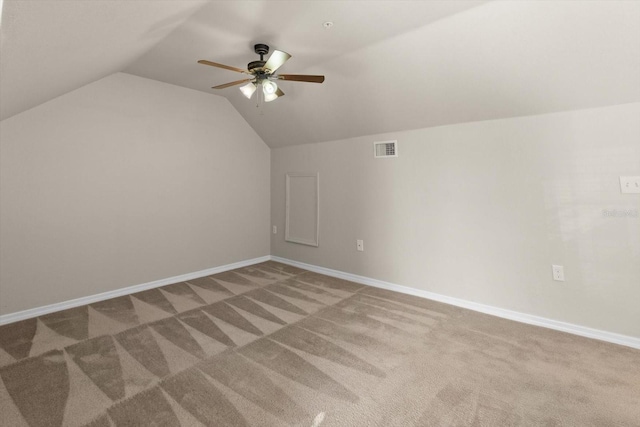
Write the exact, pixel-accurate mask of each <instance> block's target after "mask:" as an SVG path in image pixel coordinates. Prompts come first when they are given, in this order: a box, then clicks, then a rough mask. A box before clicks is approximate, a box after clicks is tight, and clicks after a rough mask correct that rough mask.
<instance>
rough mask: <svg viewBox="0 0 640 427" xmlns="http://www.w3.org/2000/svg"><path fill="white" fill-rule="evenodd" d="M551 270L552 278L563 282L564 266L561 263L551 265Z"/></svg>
mask: <svg viewBox="0 0 640 427" xmlns="http://www.w3.org/2000/svg"><path fill="white" fill-rule="evenodd" d="M551 272H552V273H553V280H556V281H558V282H564V267H563V266H561V265H552V266H551Z"/></svg>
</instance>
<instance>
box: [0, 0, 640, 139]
mask: <svg viewBox="0 0 640 427" xmlns="http://www.w3.org/2000/svg"><path fill="white" fill-rule="evenodd" d="M325 21H332V22H333V23H334V25H333V27H331V28H330V29H326V28H324V27H323V25H322V24H323V22H325ZM0 30H1V32H2V44H1V47H0V55H1V56H0V66H1V68H0V71H1V74H0V91H1V92H0V107H1V108H0V110H1V111H0V113H1V118H2V119H5V118H8V117H11V116H12V115H15V114H18V113H20V112H22V111H25V110H27V109H29V108H32V107H34V106H36V105H39V104H41V103H43V102H46V101H48V100H50V99H52V98H54V97H56V96H59V95H62V94H64V93H66V92H69V91H71V90H74V89H76V88H78V87H80V86H82V85H85V84H87V83H90V82H92V81H95V80H98V79H100V78H102V77H105V76H107V75H109V74H111V73H114V72H118V71H123V72H126V73H131V74H135V75H138V76H142V77H146V78H150V79H155V80H159V81H162V82H166V83H171V84H175V85H179V86H184V87H187V88H191V89H195V90H199V91H204V92H208V93H211V94H215V95H221V96H224V97H226V98H227V99H229V101H230V102H231V103H232V104H233V106H234V107H235V108H236V109H237V110H238V111H239V112H240V114H242V116H243V117H244V118H245V120H247V122H248V123H249V124H250V125H251V126H252V127H253V128H254V129H255V130H256V132H257V133H258V134H259V135H260V136H261V137H262V139H263V140H264V141H265V142H266V143H267V144H269V145H270V146H272V147H278V146H286V145H294V144H303V143H311V142H319V141H327V140H335V139H343V138H348V137H352V136H359V135H368V134H375V133H384V132H393V131H398V130H405V129H415V128H422V127H429V126H439V125H446V124H454V123H462V122H468V121H477V120H490V119H498V118H505V117H513V116H521V115H531V114H542V113H549V112H556V111H563V110H572V109H581V108H591V107H599V106H605V105H615V104H622V103H627V102H637V101H640V1H625V0H621V1H615V0H602V1H598V0H594V1H592V0H584V1H581V0H576V1H539V0H532V1H526V0H525V1H450V0H446V1H415V0H412V1H399V0H394V1H362V0H355V1H344V0H343V1H272V0H260V1H185V0H182V1H178V0H163V1H154V0H135V1H132V0H93V1H83V0H42V1H38V0H28V1H26V0H5V1H4V6H3V11H2V21H1V24H0ZM255 43H266V44H268V45H270V46H271V48H272V49H280V50H284V51H286V52H288V53H290V54H291V55H293V57H292V58H291V59H290V60H289V61H288V62H287V63H286V64H285V65H284V66H283V67H282V68H281V69H280V70H279V71H281V72H283V73H291V74H323V75H325V76H326V80H325V82H324V83H323V84H313V83H298V82H279V86H280V87H281V88H282V90H283V91H284V92H285V93H286V95H285V96H284V97H281V98H279V99H278V100H276V101H274V102H271V103H268V104H261V105H260V106H259V107H256V101H255V99H254V100H247V99H246V98H244V97H243V96H242V95H241V93H240V91H239V90H238V88H237V87H231V88H228V89H223V90H213V89H211V86H214V85H218V84H221V83H226V82H229V81H233V80H238V79H241V78H242V77H243V76H242V75H241V74H237V73H234V72H232V71H228V70H223V69H218V68H213V67H207V66H204V65H200V64H197V62H196V61H197V60H199V59H208V60H211V61H215V62H220V63H224V64H228V65H232V66H236V67H240V68H244V67H246V64H247V63H248V62H250V61H253V60H256V59H257V56H256V55H255V53H254V52H253V44H255Z"/></svg>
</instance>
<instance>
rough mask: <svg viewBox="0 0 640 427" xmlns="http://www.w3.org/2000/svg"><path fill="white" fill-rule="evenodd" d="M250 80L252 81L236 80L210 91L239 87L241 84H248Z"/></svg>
mask: <svg viewBox="0 0 640 427" xmlns="http://www.w3.org/2000/svg"><path fill="white" fill-rule="evenodd" d="M251 80H253V79H242V80H236V81H235V82H231V83H225V84H223V85H218V86H214V87H212V88H211V89H224V88H225V87H229V86H235V85H240V84H242V83H246V82H250V81H251Z"/></svg>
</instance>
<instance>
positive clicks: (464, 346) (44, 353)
mask: <svg viewBox="0 0 640 427" xmlns="http://www.w3.org/2000/svg"><path fill="white" fill-rule="evenodd" d="M0 424H1V425H3V426H12V427H13V426H22V425H29V426H60V425H68V426H79V425H90V426H94V427H98V426H100V427H102V426H105V427H106V426H114V425H115V426H180V425H183V426H201V425H207V426H288V425H293V426H315V427H318V426H322V427H326V426H536V425H540V426H640V351H638V350H632V349H629V348H625V347H620V346H616V345H612V344H606V343H602V342H598V341H593V340H589V339H584V338H580V337H576V336H572V335H568V334H563V333H559V332H555V331H550V330H547V329H542V328H537V327H533V326H527V325H523V324H519V323H515V322H511V321H507V320H502V319H499V318H494V317H491V316H486V315H482V314H478V313H475V312H472V311H468V310H463V309H459V308H456V307H452V306H448V305H445V304H440V303H436V302H432V301H429V300H424V299H420V298H417V297H412V296H407V295H402V294H398V293H394V292H389V291H384V290H380V289H376V288H371V287H367V286H362V285H359V284H355V283H351V282H347V281H344V280H340V279H335V278H330V277H327V276H323V275H320V274H316V273H312V272H308V271H304V270H300V269H298V268H295V267H290V266H286V265H284V264H278V263H275V262H266V263H263V264H258V265H255V266H252V267H246V268H241V269H238V270H234V271H232V272H226V273H221V274H217V275H214V276H210V277H205V278H201V279H197V280H192V281H189V282H185V283H176V284H173V285H169V286H165V287H162V288H158V289H153V290H149V291H144V292H140V293H137V294H133V295H130V296H124V297H119V298H115V299H112V300H108V301H104V302H99V303H95V304H90V305H88V306H83V307H78V308H74V309H70V310H65V311H62V312H58V313H54V314H49V315H45V316H41V317H38V318H36V319H29V320H26V321H22V322H18V323H13V324H9V325H5V326H2V327H0Z"/></svg>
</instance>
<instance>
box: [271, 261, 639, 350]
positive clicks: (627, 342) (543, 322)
mask: <svg viewBox="0 0 640 427" xmlns="http://www.w3.org/2000/svg"><path fill="white" fill-rule="evenodd" d="M271 259H272V260H273V261H277V262H281V263H283V264H289V265H292V266H294V267H299V268H303V269H305V270H310V271H314V272H316V273H321V274H326V275H327V276H332V277H338V278H340V279H345V280H350V281H352V282H356V283H361V284H363V285H369V286H374V287H376V288H382V289H388V290H391V291H396V292H400V293H403V294H409V295H415V296H418V297H422V298H427V299H430V300H434V301H439V302H443V303H445V304H450V305H455V306H457V307H462V308H467V309H469V310H474V311H479V312H480V313H485V314H490V315H492V316H497V317H502V318H504V319H509V320H515V321H516V322H522V323H527V324H530V325H535V326H542V327H544V328H549V329H555V330H557V331H562V332H568V333H570V334H574V335H579V336H582V337H587V338H593V339H597V340H600V341H606V342H610V343H614V344H620V345H624V346H627V347H632V348H637V349H640V338H636V337H631V336H628V335H621V334H616V333H613V332H607V331H602V330H599V329H593V328H588V327H585V326H580V325H574V324H572V323H566V322H560V321H557V320H552V319H547V318H545V317H540V316H534V315H531V314H526V313H520V312H517V311H511V310H505V309H503V308H498V307H493V306H490V305H485V304H479V303H477V302H473V301H467V300H463V299H459V298H453V297H448V296H446V295H441V294H436V293H433V292H429V291H424V290H421V289H415V288H410V287H408V286H401V285H396V284H395V283H389V282H384V281H382V280H377V279H372V278H370V277H365V276H358V275H356V274H351V273H345V272H343V271H338V270H332V269H330V268H325V267H318V266H316V265H312V264H306V263H303V262H298V261H293V260H290V259H286V258H280V257H278V256H273V255H272V256H271Z"/></svg>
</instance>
